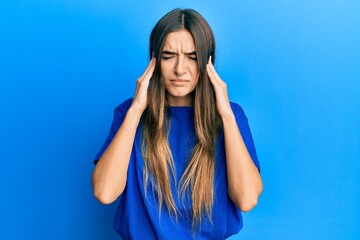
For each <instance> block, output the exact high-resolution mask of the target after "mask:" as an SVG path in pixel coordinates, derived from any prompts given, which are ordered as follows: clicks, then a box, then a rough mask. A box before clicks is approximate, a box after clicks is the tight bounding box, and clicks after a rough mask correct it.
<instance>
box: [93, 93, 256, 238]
mask: <svg viewBox="0 0 360 240" xmlns="http://www.w3.org/2000/svg"><path fill="white" fill-rule="evenodd" d="M131 103H132V99H128V100H126V101H124V102H123V103H122V104H120V105H119V106H118V107H117V108H116V109H115V110H114V119H113V123H112V126H111V129H110V133H109V136H108V137H107V139H106V141H105V143H104V145H103V146H102V148H101V149H100V151H99V153H98V154H97V155H96V157H95V161H94V163H96V162H97V160H98V159H99V158H100V157H101V155H102V154H103V153H104V151H105V150H106V148H107V147H108V146H109V144H110V143H111V141H112V139H113V137H114V136H115V134H116V132H117V130H118V129H119V127H120V126H121V124H122V122H123V120H124V118H125V115H126V112H127V110H128V109H129V107H130V105H131ZM231 108H232V110H233V112H234V115H235V117H236V121H237V124H238V127H239V130H240V133H241V136H242V138H243V140H244V142H245V145H246V147H247V149H248V152H249V154H250V156H251V158H252V160H253V162H254V164H255V165H256V166H257V168H258V169H259V170H260V165H259V162H258V158H257V155H256V151H255V146H254V142H253V139H252V136H251V132H250V128H249V124H248V120H247V117H246V116H245V113H244V111H243V109H242V108H241V107H240V106H239V105H238V104H236V103H233V102H231ZM169 112H170V116H171V122H170V124H171V125H170V130H169V137H168V141H169V145H170V148H171V151H172V156H173V160H174V164H175V169H176V178H177V182H179V180H180V178H181V176H182V174H183V172H184V170H185V168H186V166H187V163H188V161H189V159H190V157H191V151H192V148H193V147H194V145H195V143H196V136H195V132H194V109H193V107H169ZM141 130H142V127H141V124H139V126H138V128H137V131H136V136H135V140H134V145H133V149H132V153H131V156H130V163H129V168H128V173H127V182H126V187H125V189H124V191H123V193H122V194H121V195H120V202H119V206H118V209H117V211H116V215H115V219H114V228H115V230H116V231H117V232H118V233H119V235H120V236H121V237H122V238H123V239H172V240H173V239H192V238H193V236H194V235H193V232H192V225H191V217H189V213H191V205H190V204H189V201H185V204H184V202H183V201H182V199H181V197H178V195H177V189H175V185H174V184H172V194H173V197H174V201H175V203H176V204H177V207H178V210H179V212H180V215H179V216H178V219H177V220H175V219H174V218H173V217H171V216H170V214H169V213H168V211H167V210H166V208H165V207H163V208H164V209H162V210H161V215H160V216H159V211H158V201H157V196H156V193H154V192H153V190H152V187H151V183H150V181H149V184H148V187H147V193H146V195H145V192H144V184H143V169H144V159H143V157H142V154H141V146H142V139H141V136H142V132H141ZM225 160H226V159H225V145H224V132H223V130H221V131H220V133H219V135H218V138H217V140H216V149H215V175H214V205H213V210H212V221H213V223H210V221H209V220H208V218H207V217H205V218H204V219H203V221H202V225H201V228H200V230H198V231H197V232H196V233H195V238H196V239H225V238H227V237H229V236H231V235H233V234H236V233H238V232H239V231H240V230H241V228H242V226H243V222H242V216H241V211H240V210H239V209H238V208H236V206H235V205H234V203H233V202H232V200H231V199H230V197H229V195H228V193H227V178H226V162H225ZM172 182H174V181H172Z"/></svg>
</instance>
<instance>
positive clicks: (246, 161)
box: [207, 59, 263, 212]
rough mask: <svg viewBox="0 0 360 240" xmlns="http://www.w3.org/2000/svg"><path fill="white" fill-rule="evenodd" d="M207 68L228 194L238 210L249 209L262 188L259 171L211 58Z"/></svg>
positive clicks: (255, 201) (254, 204)
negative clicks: (221, 129) (219, 121)
mask: <svg viewBox="0 0 360 240" xmlns="http://www.w3.org/2000/svg"><path fill="white" fill-rule="evenodd" d="M207 72H208V75H209V78H210V81H211V83H212V85H213V86H214V91H215V95H216V105H217V110H218V112H219V115H220V116H221V119H222V122H223V126H224V138H225V154H226V171H227V180H228V194H229V196H230V198H231V200H232V201H233V202H234V203H235V205H236V206H237V207H238V208H239V209H240V210H242V211H245V212H246V211H250V210H251V209H252V208H253V207H255V206H256V204H257V201H258V198H259V196H260V194H261V192H262V188H263V185H262V180H261V177H260V173H259V171H258V169H257V167H256V166H255V164H254V163H253V161H252V159H251V157H250V155H249V153H248V151H247V148H246V146H245V143H244V141H243V139H242V137H241V134H240V131H239V128H238V125H237V123H236V119H235V116H234V113H233V111H232V109H231V106H230V102H229V98H228V95H227V87H226V84H225V82H223V81H222V80H221V78H220V77H219V75H218V74H217V73H216V71H215V68H214V66H213V65H212V63H211V59H210V60H209V63H208V65H207Z"/></svg>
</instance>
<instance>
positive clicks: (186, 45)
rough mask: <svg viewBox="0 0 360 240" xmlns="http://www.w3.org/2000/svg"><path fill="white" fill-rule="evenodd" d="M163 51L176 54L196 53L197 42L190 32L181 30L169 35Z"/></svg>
mask: <svg viewBox="0 0 360 240" xmlns="http://www.w3.org/2000/svg"><path fill="white" fill-rule="evenodd" d="M163 50H172V51H176V52H190V51H195V50H196V49H195V41H194V38H193V36H192V35H191V33H190V32H189V31H188V30H186V29H181V30H179V31H175V32H171V33H169V34H168V35H167V37H166V39H165V42H164V47H163Z"/></svg>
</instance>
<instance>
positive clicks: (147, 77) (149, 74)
mask: <svg viewBox="0 0 360 240" xmlns="http://www.w3.org/2000/svg"><path fill="white" fill-rule="evenodd" d="M152 61H153V62H152V63H151V64H150V67H149V69H148V70H147V71H146V73H145V76H144V80H146V81H150V79H151V77H152V75H153V73H154V70H155V66H156V58H154V59H153V60H152Z"/></svg>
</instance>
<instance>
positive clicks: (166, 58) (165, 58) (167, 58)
mask: <svg viewBox="0 0 360 240" xmlns="http://www.w3.org/2000/svg"><path fill="white" fill-rule="evenodd" d="M161 58H162V59H164V60H169V59H171V58H173V56H170V57H164V56H162V57H161Z"/></svg>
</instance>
